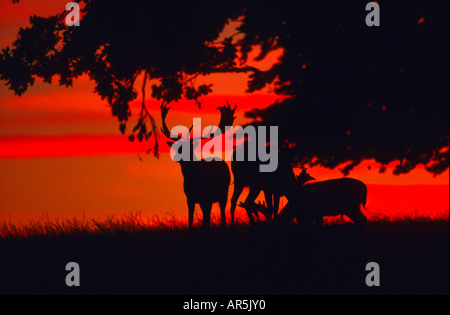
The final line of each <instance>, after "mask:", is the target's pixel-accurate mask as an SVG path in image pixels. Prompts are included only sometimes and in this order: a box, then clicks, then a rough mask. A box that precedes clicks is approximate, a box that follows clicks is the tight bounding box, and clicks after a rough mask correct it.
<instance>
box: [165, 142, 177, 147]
mask: <svg viewBox="0 0 450 315" xmlns="http://www.w3.org/2000/svg"><path fill="white" fill-rule="evenodd" d="M166 143H167V145H168V146H169V147H172V146H173V144H174V143H175V142H172V141H167V142H166Z"/></svg>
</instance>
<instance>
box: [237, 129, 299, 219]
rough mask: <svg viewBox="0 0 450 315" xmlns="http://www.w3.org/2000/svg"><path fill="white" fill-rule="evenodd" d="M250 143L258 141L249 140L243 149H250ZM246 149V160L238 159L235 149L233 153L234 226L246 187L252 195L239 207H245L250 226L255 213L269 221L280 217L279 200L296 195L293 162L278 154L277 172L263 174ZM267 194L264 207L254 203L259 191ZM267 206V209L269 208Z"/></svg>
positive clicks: (249, 194)
mask: <svg viewBox="0 0 450 315" xmlns="http://www.w3.org/2000/svg"><path fill="white" fill-rule="evenodd" d="M249 141H255V142H257V139H248V138H246V141H245V142H244V147H246V146H250V145H251V144H249ZM247 152H248V151H247V149H244V153H245V154H244V160H243V161H238V160H237V159H236V150H235V151H234V152H233V160H232V162H231V170H232V172H233V176H234V191H233V195H232V197H231V208H230V215H231V224H232V225H233V224H234V213H235V209H236V204H237V201H238V199H239V196H240V195H241V193H242V191H243V189H244V188H245V187H248V188H249V193H248V195H247V197H246V199H245V201H244V202H243V203H241V204H239V206H241V207H243V208H244V209H245V210H246V212H247V215H248V218H249V221H250V223H253V222H254V217H253V214H255V215H256V216H257V217H258V219H259V214H258V213H259V212H261V213H262V214H264V216H265V217H266V219H267V220H269V221H270V220H271V219H272V218H276V216H277V214H278V209H279V204H280V198H281V197H282V196H286V197H287V198H288V200H289V199H290V196H293V195H294V194H295V187H296V179H295V174H294V172H293V170H292V166H291V163H289V161H288V160H287V159H286V158H284V155H283V154H280V153H279V156H278V168H277V169H276V171H275V172H267V173H264V172H260V169H259V166H260V165H261V161H259V159H257V160H256V161H249V159H248V155H247ZM261 191H263V192H264V198H265V206H263V205H262V204H255V199H256V198H257V197H258V195H259V194H260V192H261ZM266 207H267V208H266Z"/></svg>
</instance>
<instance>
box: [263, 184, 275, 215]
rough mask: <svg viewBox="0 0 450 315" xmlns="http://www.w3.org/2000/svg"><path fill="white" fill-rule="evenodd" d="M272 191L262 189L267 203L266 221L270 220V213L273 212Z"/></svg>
mask: <svg viewBox="0 0 450 315" xmlns="http://www.w3.org/2000/svg"><path fill="white" fill-rule="evenodd" d="M272 195H273V194H272V193H271V192H269V191H268V190H264V199H265V200H266V205H267V215H266V219H267V221H271V220H272V214H273V200H272Z"/></svg>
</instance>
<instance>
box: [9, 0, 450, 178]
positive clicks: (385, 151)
mask: <svg viewBox="0 0 450 315" xmlns="http://www.w3.org/2000/svg"><path fill="white" fill-rule="evenodd" d="M79 2H80V4H84V8H83V19H82V26H80V27H71V28H70V27H67V26H66V25H65V24H64V23H63V16H64V15H63V14H62V15H60V16H54V17H49V18H41V17H36V16H34V17H31V19H30V21H31V24H32V26H31V27H28V28H24V29H21V30H20V31H19V34H18V38H17V40H16V41H15V42H14V43H13V45H12V48H6V49H4V50H3V52H2V53H1V55H0V78H1V79H3V80H6V83H7V84H8V85H9V87H10V88H11V89H13V90H14V91H15V93H16V94H18V95H21V94H22V93H24V92H25V91H26V90H27V88H28V87H29V86H30V85H32V84H33V82H34V79H35V78H36V77H39V78H42V79H43V80H44V81H46V82H49V83H50V82H51V81H52V79H53V78H54V77H55V75H57V76H59V84H61V85H66V86H70V85H71V84H72V82H73V79H74V78H76V77H78V76H80V75H81V74H88V75H89V77H90V78H91V79H92V80H93V81H95V84H96V89H95V91H96V93H98V94H99V95H100V96H101V97H102V98H103V99H106V100H107V101H108V104H109V105H110V107H111V110H112V114H113V116H115V117H117V118H118V120H119V122H120V130H121V131H122V132H123V133H125V132H126V124H127V121H128V118H129V117H130V115H131V111H130V107H129V103H130V102H131V101H133V100H134V99H135V98H136V97H137V92H136V87H135V82H136V78H137V77H138V75H140V74H144V76H145V79H144V85H143V86H142V87H140V88H141V89H142V91H143V92H145V88H146V87H145V84H146V82H147V79H157V80H158V82H159V84H154V85H153V86H152V87H151V95H152V97H154V98H156V99H161V100H164V101H166V102H171V101H177V100H179V99H181V98H182V97H184V98H187V99H194V100H198V99H199V98H200V97H201V96H203V95H206V94H208V93H209V92H211V90H212V86H211V85H201V86H195V85H194V84H193V82H194V79H195V78H196V77H198V76H199V75H207V74H211V73H231V72H246V73H248V74H249V81H248V92H255V91H258V90H261V89H262V88H264V87H265V86H267V85H268V84H274V86H275V91H276V93H278V94H283V95H286V96H288V98H287V99H286V100H285V101H283V102H279V103H275V104H274V105H272V106H270V107H268V108H266V109H262V110H261V109H258V110H256V109H255V110H253V111H251V112H249V113H247V116H248V117H251V118H255V119H257V120H261V121H262V123H263V124H270V125H278V126H279V128H280V138H281V140H282V141H283V144H284V145H283V148H284V149H285V150H286V151H287V152H288V153H289V154H290V155H291V156H292V157H293V158H295V159H296V160H297V161H298V162H300V163H309V164H311V165H318V164H320V165H323V166H325V167H328V168H335V167H337V166H338V165H342V164H343V163H346V166H345V167H344V168H343V169H342V171H343V173H344V174H347V173H348V172H349V171H350V170H351V169H353V168H354V167H355V166H357V165H358V164H359V163H360V162H362V161H363V160H365V159H373V160H375V161H377V162H379V163H380V164H381V165H382V166H383V167H382V168H381V171H383V170H384V169H385V166H386V165H387V164H388V163H390V162H392V161H397V163H398V165H397V167H396V169H395V170H394V173H395V174H401V173H408V172H409V171H410V170H412V169H414V168H415V167H416V166H417V165H419V164H423V165H425V167H426V169H427V170H428V171H429V172H432V173H433V174H440V173H442V172H443V171H445V170H446V169H448V157H449V153H448V146H449V131H448V130H449V127H448V125H449V124H448V116H449V95H448V84H449V82H448V81H449V80H448V69H449V67H448V66H449V65H448V56H449V49H448V38H449V36H448V12H449V10H448V9H449V8H448V5H449V4H448V1H446V0H437V1H433V2H432V3H429V2H426V1H418V0H413V1H395V2H394V1H381V0H380V1H378V3H379V4H380V8H381V26H380V27H368V26H366V24H365V16H366V14H368V12H366V11H365V5H366V4H367V1H345V2H341V1H326V2H323V1H321V2H317V1H277V2H272V3H270V4H264V3H263V2H261V1H259V2H254V1H236V2H233V1H208V0H203V1H202V0H196V1H189V2H188V1H185V2H176V4H175V3H173V2H169V1H165V2H153V1H152V2H151V3H150V2H145V3H144V2H140V1H136V2H134V1H131V2H128V3H127V4H123V2H120V1H104V0H96V1H90V0H84V1H79ZM238 18H240V19H241V20H242V24H241V25H240V27H239V29H238V32H239V34H240V35H241V36H240V37H239V39H238V40H236V39H235V38H233V37H229V38H225V39H224V40H221V41H220V42H219V41H218V40H217V38H218V36H219V34H220V32H221V31H222V30H223V28H224V26H225V25H226V24H227V23H228V22H229V21H231V20H236V19H238ZM255 46H259V47H260V48H261V49H260V51H261V53H260V55H259V56H257V59H258V60H262V59H264V58H265V57H266V56H267V54H268V53H269V52H271V51H273V50H275V49H278V48H282V49H283V51H284V53H283V56H282V57H281V59H280V61H279V62H278V63H276V64H275V65H273V67H272V68H271V69H269V70H267V71H261V70H259V69H256V68H254V67H249V66H248V65H247V64H246V63H247V61H248V58H249V53H250V52H251V51H252V49H253V48H254V47H255ZM143 94H144V93H143ZM137 115H138V117H139V120H138V123H137V125H135V126H134V127H133V129H132V132H131V133H132V134H131V135H130V137H129V138H130V140H134V139H135V138H137V139H138V140H140V141H144V140H146V139H148V138H149V137H151V136H154V137H155V140H156V130H157V127H156V124H155V122H154V120H153V118H152V117H151V115H149V112H148V110H147V108H146V106H145V102H144V100H143V101H142V109H141V111H140V113H137ZM155 153H157V146H156V147H155Z"/></svg>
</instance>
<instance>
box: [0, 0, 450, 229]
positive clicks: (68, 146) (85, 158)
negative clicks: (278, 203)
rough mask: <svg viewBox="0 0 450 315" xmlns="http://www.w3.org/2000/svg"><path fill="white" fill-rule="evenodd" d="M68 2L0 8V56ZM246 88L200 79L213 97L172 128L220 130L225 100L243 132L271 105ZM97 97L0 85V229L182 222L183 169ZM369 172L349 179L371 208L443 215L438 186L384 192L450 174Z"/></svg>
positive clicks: (183, 106) (184, 111)
mask: <svg viewBox="0 0 450 315" xmlns="http://www.w3.org/2000/svg"><path fill="white" fill-rule="evenodd" d="M66 3H67V1H59V0H47V1H32V0H22V1H21V2H20V3H19V4H15V5H12V4H11V1H10V0H0V34H1V37H0V49H1V48H4V47H5V46H7V45H10V44H11V42H12V41H13V40H14V39H15V37H16V35H17V31H18V28H19V27H20V26H26V25H27V23H28V17H29V16H30V15H31V14H37V15H43V16H46V15H48V14H56V13H59V12H62V11H63V10H64V8H65V5H66ZM281 53H282V52H281V51H278V52H275V53H273V54H271V55H270V56H269V57H268V60H265V61H264V62H263V63H262V64H259V65H258V66H260V67H267V66H268V65H270V64H271V63H272V62H273V61H274V60H276V59H277V58H278V56H279V55H280V54H281ZM255 54H256V53H255ZM247 80H248V78H247V76H246V75H245V74H235V75H231V74H226V75H212V76H209V77H205V78H199V79H198V81H197V83H198V84H201V83H203V82H205V83H213V84H214V86H213V93H212V94H211V95H210V96H207V97H204V99H203V100H202V104H203V106H202V111H199V110H198V108H197V107H196V105H195V103H194V102H187V101H181V102H179V103H177V104H174V106H173V109H172V110H171V112H170V113H169V116H168V121H170V125H177V124H184V125H191V124H192V117H202V124H203V121H204V122H205V126H206V124H211V123H214V122H217V119H218V115H217V113H216V111H215V108H216V107H217V106H220V105H225V103H226V101H227V100H228V101H229V102H230V103H231V104H234V103H236V104H237V105H238V111H237V112H236V114H237V117H238V119H237V121H236V124H242V123H245V122H246V120H245V119H244V117H243V114H244V112H245V111H247V110H249V109H251V108H254V107H258V108H264V107H266V106H268V105H270V104H271V103H273V102H274V101H275V100H276V99H277V96H276V95H274V94H273V93H272V91H271V88H270V87H269V88H266V89H265V90H263V91H261V92H260V93H259V94H254V95H247V94H245V93H244V92H245V88H246V82H247ZM137 84H138V86H139V82H138V83H137ZM147 86H149V85H147ZM93 90H94V84H93V83H92V82H90V81H89V80H88V78H87V76H83V77H81V78H79V79H77V80H75V82H74V86H73V87H72V88H64V87H60V86H57V85H55V84H53V85H48V84H46V83H42V82H40V81H39V80H37V81H36V83H35V85H34V86H33V87H32V88H30V89H29V90H28V91H27V92H26V93H25V95H23V96H21V97H16V96H14V94H13V92H12V91H10V90H8V89H7V88H6V87H5V86H4V84H3V82H1V84H0V126H1V127H0V172H1V174H2V175H1V177H0V199H1V202H0V222H2V221H3V220H9V218H11V219H12V220H21V221H26V220H29V219H37V218H38V217H39V215H42V214H44V213H48V214H49V215H50V216H51V217H53V218H55V217H57V216H64V217H72V216H79V217H81V216H82V215H83V213H84V214H85V215H86V216H87V217H102V216H105V215H107V214H112V213H115V214H121V213H122V214H127V213H130V212H136V211H140V212H142V214H144V215H152V214H159V215H164V214H165V213H166V212H172V213H176V214H182V215H186V214H187V211H186V209H187V207H186V203H185V197H184V194H183V192H182V176H181V172H180V170H179V165H177V164H176V163H174V162H173V161H171V160H170V158H169V157H168V155H167V153H164V152H167V147H165V149H163V154H162V156H161V158H160V159H159V160H157V159H155V158H153V157H152V156H149V155H145V154H142V155H139V151H140V150H141V146H140V145H139V144H137V143H130V142H128V141H127V139H126V137H124V136H121V135H120V133H119V130H118V123H117V121H116V120H115V118H113V117H112V115H111V113H110V109H109V108H108V107H107V105H106V103H105V102H104V101H101V99H100V97H99V96H98V95H96V94H94V93H93ZM147 94H150V93H147ZM139 102H140V101H138V102H137V103H136V104H135V105H136V106H137V105H138V103H139ZM147 102H148V104H149V106H150V108H152V113H153V114H154V116H155V117H156V118H159V111H158V105H159V103H158V102H156V101H154V100H151V99H149V100H148V101H147ZM132 107H133V106H132ZM157 121H158V123H159V119H157ZM162 145H164V146H165V144H164V142H162ZM139 157H141V158H142V161H141V160H140V159H139ZM369 164H370V162H367V163H363V165H361V166H359V167H358V168H357V169H355V171H354V172H352V173H351V176H352V177H355V178H359V179H361V180H363V181H364V182H366V183H367V184H369V185H372V186H369V187H372V190H371V189H370V188H369V194H370V191H372V192H373V194H372V198H371V199H370V197H369V200H371V201H370V202H371V205H372V206H373V207H374V208H376V209H378V210H379V211H385V210H386V209H391V210H389V211H394V209H395V210H396V211H400V212H402V213H403V212H408V211H419V212H420V211H422V210H423V211H425V210H426V211H432V209H435V210H436V211H443V212H445V211H447V212H448V190H446V191H445V190H443V189H442V187H440V186H429V187H430V188H428V189H427V190H424V189H422V188H421V187H419V186H406V189H400V188H392V187H393V186H386V185H424V184H426V185H448V183H449V173H448V171H447V172H445V173H444V174H443V175H440V176H438V177H433V176H432V175H431V174H429V173H427V172H425V171H424V170H423V169H418V170H415V171H413V172H411V173H410V174H408V175H402V176H394V175H392V172H389V171H388V172H386V173H384V174H378V172H377V167H375V168H372V170H369V169H368V165H369ZM310 173H311V174H312V175H313V176H314V177H316V178H317V179H319V180H323V179H328V178H333V177H340V176H341V175H340V173H339V171H338V170H333V171H330V170H326V169H323V168H320V167H317V168H314V169H311V170H310ZM375 184H377V185H376V186H375ZM379 185H382V186H379ZM383 185H384V186H383ZM389 187H390V188H389ZM408 187H409V188H408ZM432 187H434V188H432ZM444 188H445V187H444ZM232 189H233V188H232V186H231V189H230V195H231V192H232ZM446 189H448V187H446ZM420 192H423V195H421V193H420ZM381 196H385V197H386V196H387V197H386V198H382V197H381ZM369 208H370V203H369ZM417 208H419V209H417ZM421 209H422V210H421Z"/></svg>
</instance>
